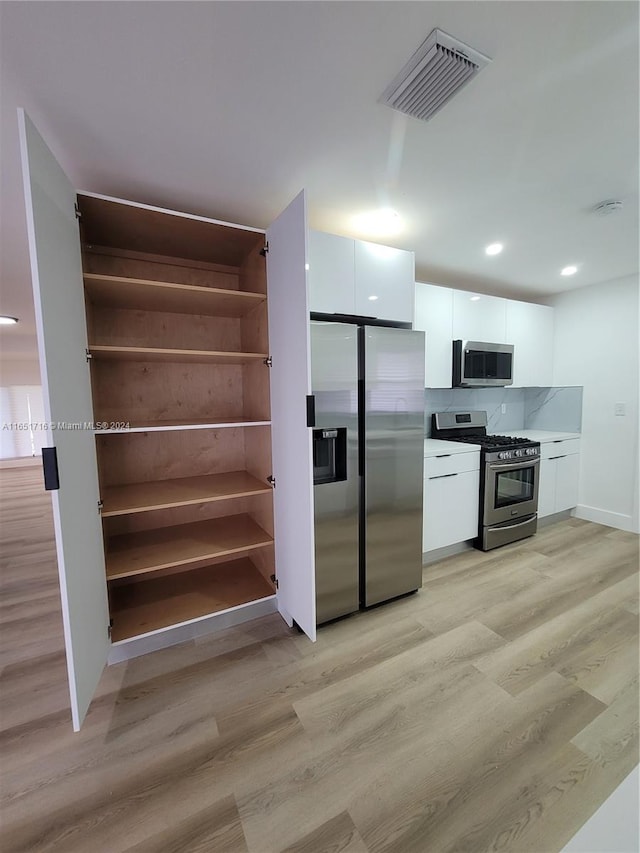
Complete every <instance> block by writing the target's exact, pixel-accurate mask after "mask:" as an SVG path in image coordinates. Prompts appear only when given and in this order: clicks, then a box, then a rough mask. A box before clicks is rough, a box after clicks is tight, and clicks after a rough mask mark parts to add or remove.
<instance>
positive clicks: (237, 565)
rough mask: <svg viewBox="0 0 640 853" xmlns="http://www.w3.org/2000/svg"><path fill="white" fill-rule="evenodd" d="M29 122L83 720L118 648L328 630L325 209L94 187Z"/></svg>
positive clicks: (60, 541)
mask: <svg viewBox="0 0 640 853" xmlns="http://www.w3.org/2000/svg"><path fill="white" fill-rule="evenodd" d="M20 130H21V146H22V155H23V168H24V183H25V196H26V201H27V220H28V231H29V246H30V254H31V261H32V277H33V286H34V296H35V306H36V320H37V327H38V344H39V352H40V363H41V372H42V378H43V387H44V397H45V411H46V413H47V418H48V420H49V422H50V426H51V428H50V434H49V442H48V443H49V445H50V446H51V447H52V448H55V449H54V450H52V451H51V452H50V453H49V454H48V455H49V457H50V458H51V457H52V456H53V457H54V461H53V465H54V467H55V469H56V470H53V469H52V470H51V471H50V473H51V474H52V477H53V478H54V479H57V480H58V483H57V484H56V485H57V488H54V490H53V491H52V495H53V509H54V524H55V529H56V545H57V554H58V568H59V575H60V587H61V598H62V609H63V621H64V628H65V642H66V646H67V664H68V672H69V683H70V693H71V707H72V716H73V724H74V728H76V729H78V728H79V727H80V725H81V722H82V719H83V718H84V715H85V713H86V711H87V709H88V706H89V703H90V701H91V698H92V696H93V693H94V692H95V688H96V686H97V683H98V680H99V678H100V674H101V672H102V669H103V667H104V664H105V662H106V661H107V659H109V660H110V661H112V662H113V661H117V660H123V659H126V658H128V657H132V656H135V655H139V654H143V653H145V652H147V651H151V650H154V649H157V648H161V647H163V646H167V645H172V644H174V643H176V642H181V641H182V640H185V639H189V638H192V637H194V636H197V635H199V634H203V633H206V632H209V631H214V630H217V629H219V628H220V627H227V626H229V625H233V624H239V623H240V622H242V621H246V620H247V619H252V618H255V617H256V616H260V615H264V614H266V613H269V612H274V611H275V610H276V609H278V610H279V611H280V612H281V614H282V616H283V618H284V619H285V620H286V621H287V623H288V624H289V625H291V624H293V622H294V621H295V622H296V623H297V624H298V625H299V626H300V627H301V628H302V629H303V630H304V631H305V632H306V633H307V634H308V635H309V636H310V637H311V638H312V639H315V580H314V560H313V516H312V473H311V436H310V430H309V429H308V427H307V423H306V395H307V394H309V393H310V375H309V341H308V322H307V318H308V309H307V286H306V272H305V264H306V233H307V229H306V209H305V200H304V195H303V194H301V195H300V196H299V197H298V198H297V199H296V200H295V201H294V202H293V203H292V204H291V205H290V207H289V208H287V210H286V211H285V212H284V213H283V214H282V215H281V217H279V219H278V220H276V222H274V224H273V226H272V227H271V228H270V229H268V230H267V232H266V235H265V232H263V231H260V230H257V229H252V228H246V227H243V226H238V225H231V224H229V223H224V222H220V221H216V220H209V219H204V218H202V217H195V216H189V215H186V214H180V213H176V212H174V211H168V210H160V209H158V208H152V207H149V206H145V205H141V204H136V203H133V202H128V201H123V200H121V199H113V198H107V197H104V196H98V195H95V194H91V193H80V194H76V192H75V190H74V189H73V187H72V185H71V183H70V182H69V181H68V179H67V178H66V176H65V174H64V172H63V171H62V169H61V168H60V166H59V165H58V163H57V162H56V160H55V158H54V157H53V155H52V154H51V152H50V151H49V150H48V148H47V146H46V144H45V143H44V141H43V140H42V138H41V137H40V135H39V134H38V132H37V130H36V128H35V127H34V126H33V124H32V123H31V122H30V120H29V118H28V117H27V116H26V115H25V114H24V113H23V112H22V111H21V113H20ZM267 281H268V286H267Z"/></svg>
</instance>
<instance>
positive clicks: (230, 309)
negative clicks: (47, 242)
mask: <svg viewBox="0 0 640 853" xmlns="http://www.w3.org/2000/svg"><path fill="white" fill-rule="evenodd" d="M84 286H85V290H86V292H87V293H88V294H89V298H90V299H91V302H93V304H94V305H103V306H106V307H109V308H126V309H134V310H141V311H166V312H168V313H173V314H200V315H205V316H211V317H244V315H245V314H247V313H248V312H249V311H251V310H252V309H253V308H255V306H256V305H260V304H261V303H263V302H265V300H266V298H267V297H266V295H265V294H264V293H248V292H246V291H243V290H221V289H219V288H213V287H201V286H197V285H192V284H177V283H173V282H163V281H149V280H147V279H142V278H125V277H123V276H113V275H97V274H94V273H85V275H84Z"/></svg>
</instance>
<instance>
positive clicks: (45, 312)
mask: <svg viewBox="0 0 640 853" xmlns="http://www.w3.org/2000/svg"><path fill="white" fill-rule="evenodd" d="M19 126H20V147H21V155H22V167H23V174H24V190H25V200H26V208H27V229H28V237H29V253H30V258H31V275H32V280H33V295H34V302H35V312H36V327H37V332H38V350H39V355H40V373H41V376H42V384H43V396H44V407H45V414H46V418H47V420H48V422H49V424H53V425H55V426H54V427H53V428H52V429H50V430H49V432H48V443H49V445H50V446H55V449H56V453H57V459H58V471H59V481H60V487H59V489H58V490H57V491H53V492H52V493H51V494H52V499H53V500H52V503H53V520H54V525H55V535H56V550H57V556H58V573H59V576H60V598H61V603H62V619H63V625H64V638H65V646H66V652H67V670H68V673H69V689H70V694H71V713H72V717H73V727H74V729H75V730H76V731H77V730H78V729H79V728H80V725H81V724H82V720H83V719H84V716H85V714H86V712H87V709H88V707H89V703H90V702H91V699H92V697H93V694H94V692H95V689H96V686H97V684H98V681H99V679H100V675H101V673H102V670H103V667H104V665H105V663H106V661H107V655H108V652H109V645H110V642H109V636H108V627H109V608H108V603H107V587H106V576H105V567H104V551H103V544H102V527H101V522H100V515H99V513H98V505H97V502H98V500H99V497H100V494H99V489H98V470H97V464H96V447H95V438H94V435H93V431H92V429H91V422H92V420H93V405H92V400H91V383H90V377H89V366H88V364H87V360H86V356H85V350H86V347H87V333H86V323H85V314H84V292H83V281H82V261H81V257H80V236H79V232H78V222H77V219H76V216H75V201H76V194H75V191H74V189H73V187H72V186H71V184H70V182H69V180H68V179H67V176H66V175H65V174H64V172H63V171H62V169H61V168H60V166H59V165H58V163H57V162H56V160H55V158H54V157H53V155H52V154H51V152H50V151H49V149H48V148H47V146H46V144H45V143H44V141H43V140H42V137H41V136H40V134H39V133H38V131H37V130H36V128H35V127H34V125H33V124H32V123H31V121H30V119H29V117H28V116H27V115H26V114H25V113H24V112H23V111H22V110H20V111H19ZM62 424H72V425H77V426H76V427H75V428H71V429H64V428H62Z"/></svg>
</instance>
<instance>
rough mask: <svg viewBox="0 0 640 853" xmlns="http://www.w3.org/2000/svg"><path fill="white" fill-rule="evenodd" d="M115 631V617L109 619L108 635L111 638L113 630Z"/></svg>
mask: <svg viewBox="0 0 640 853" xmlns="http://www.w3.org/2000/svg"><path fill="white" fill-rule="evenodd" d="M112 631H113V619H109V624H108V625H107V637H109V639H111V632H112Z"/></svg>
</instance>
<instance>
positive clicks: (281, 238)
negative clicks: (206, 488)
mask: <svg viewBox="0 0 640 853" xmlns="http://www.w3.org/2000/svg"><path fill="white" fill-rule="evenodd" d="M267 240H268V242H269V251H268V253H267V279H268V307H269V349H270V354H271V356H272V359H273V365H272V368H271V424H272V427H271V442H272V451H273V473H274V476H275V478H276V485H275V489H274V495H273V498H274V522H275V523H274V527H275V555H276V573H277V577H278V609H279V610H280V613H281V614H282V616H283V617H284V619H285V620H286V621H287V622H288V623H289V624H291V620H292V619H293V620H295V622H296V623H297V624H298V625H299V626H300V628H302V630H303V631H304V632H305V634H307V636H308V637H310V638H311V639H312V640H315V638H316V591H315V565H314V537H313V469H312V459H311V430H310V429H309V427H308V426H307V406H306V398H307V395H308V394H310V393H311V369H310V363H311V360H310V343H309V308H308V296H307V272H306V264H307V211H306V199H305V195H304V192H302V193H300V195H299V196H297V197H296V198H295V199H294V200H293V201H292V202H291V204H290V205H289V207H287V209H286V210H285V211H284V212H283V213H281V214H280V216H279V217H278V219H276V221H275V222H274V223H273V225H272V226H271V227H270V228H269V229H268V231H267Z"/></svg>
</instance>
